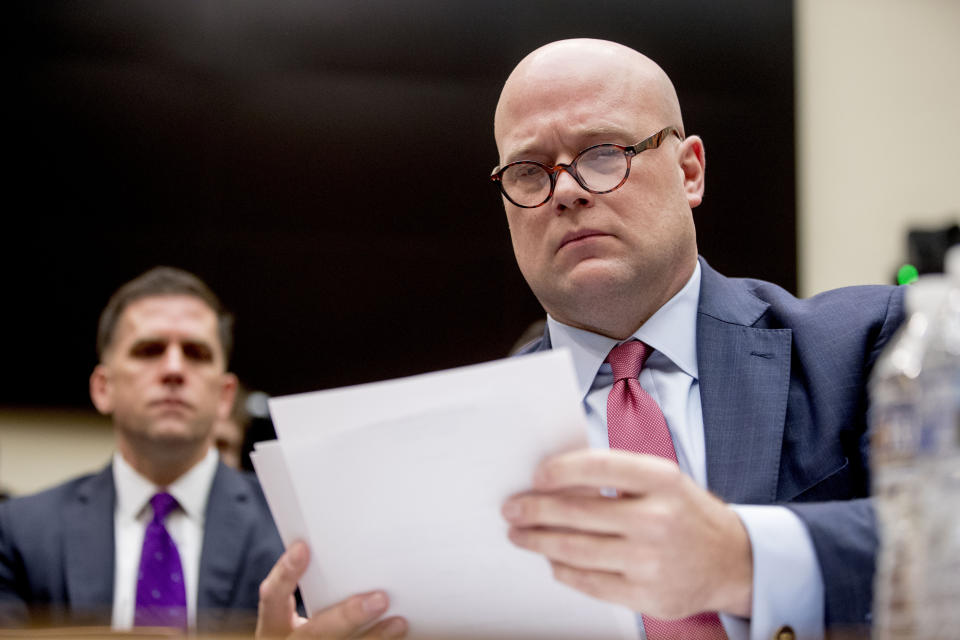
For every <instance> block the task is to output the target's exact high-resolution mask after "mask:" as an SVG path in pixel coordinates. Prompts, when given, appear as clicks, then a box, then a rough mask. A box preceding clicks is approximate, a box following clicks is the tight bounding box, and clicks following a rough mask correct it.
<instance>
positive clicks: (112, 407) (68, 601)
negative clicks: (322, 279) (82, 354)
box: [0, 267, 283, 632]
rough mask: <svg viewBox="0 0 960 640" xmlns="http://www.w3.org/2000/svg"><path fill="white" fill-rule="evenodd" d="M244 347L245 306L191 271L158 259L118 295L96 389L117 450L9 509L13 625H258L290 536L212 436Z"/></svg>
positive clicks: (3, 618)
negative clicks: (234, 305)
mask: <svg viewBox="0 0 960 640" xmlns="http://www.w3.org/2000/svg"><path fill="white" fill-rule="evenodd" d="M231 347H232V317H231V316H230V315H229V314H228V313H227V312H226V311H225V310H224V308H223V306H222V305H221V303H220V301H219V300H218V299H217V297H216V295H214V293H213V292H212V291H211V290H210V289H209V288H208V287H207V286H206V285H205V284H204V283H203V282H202V281H200V280H199V279H198V278H197V277H196V276H194V275H192V274H190V273H187V272H185V271H182V270H179V269H173V268H169V267H157V268H154V269H152V270H150V271H148V272H147V273H145V274H143V275H141V276H140V277H138V278H136V279H134V280H132V281H131V282H128V283H127V284H125V285H124V286H122V287H121V288H120V289H119V290H118V291H117V292H116V293H114V294H113V296H112V297H111V298H110V301H109V302H108V303H107V306H106V308H105V309H104V310H103V313H102V314H101V316H100V323H99V328H98V335H97V353H98V356H99V358H100V363H99V364H98V365H97V366H96V368H95V369H94V371H93V374H92V375H91V376H90V396H91V398H92V400H93V404H94V405H95V406H96V408H97V410H99V411H100V412H101V413H103V414H106V415H109V416H111V418H112V421H113V426H114V433H115V441H116V453H115V454H114V456H113V460H112V462H111V464H109V465H108V466H107V467H106V468H105V469H103V470H102V471H100V472H99V473H95V474H92V475H87V476H83V477H81V478H77V479H74V480H72V481H70V482H67V483H65V484H63V485H60V486H57V487H54V488H52V489H49V490H47V491H43V492H41V493H38V494H35V495H32V496H26V497H23V498H17V499H13V500H10V501H8V502H5V503H3V504H2V505H0V626H3V627H11V626H39V625H56V626H65V625H70V626H75V625H88V624H89V625H110V626H112V627H113V628H114V629H120V630H123V629H130V628H132V627H135V626H164V627H174V628H178V629H181V630H184V631H186V630H197V631H201V632H211V631H250V630H252V629H253V624H254V614H255V611H256V607H257V590H258V587H259V584H260V582H261V581H262V580H263V579H264V578H265V576H266V575H267V574H268V572H269V570H270V567H271V566H272V565H273V563H274V562H275V561H276V560H277V558H278V557H279V556H280V554H281V552H282V550H283V546H282V544H281V541H280V537H279V535H278V533H277V531H276V527H275V526H274V524H273V520H272V518H271V516H270V512H269V510H268V509H267V506H266V502H265V501H264V498H263V494H262V493H261V491H260V488H259V485H258V484H257V482H256V479H255V478H254V477H253V476H252V475H251V474H245V473H240V472H238V471H235V470H234V469H232V468H229V467H228V466H226V465H225V464H223V462H221V461H220V460H219V458H218V455H217V451H216V449H215V448H214V447H213V441H214V431H213V427H214V422H215V421H216V420H217V419H218V418H226V417H227V416H228V414H229V413H230V409H231V406H232V404H233V400H234V394H235V392H236V388H237V380H236V377H235V376H234V375H233V374H231V373H228V372H227V363H228V361H229V357H230V350H231Z"/></svg>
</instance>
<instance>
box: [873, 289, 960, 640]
mask: <svg viewBox="0 0 960 640" xmlns="http://www.w3.org/2000/svg"><path fill="white" fill-rule="evenodd" d="M946 292H947V281H946V279H945V278H944V277H942V276H923V277H922V278H920V279H919V280H918V281H916V282H915V283H914V284H912V285H909V288H908V289H907V290H906V300H905V302H906V311H907V320H906V322H905V323H904V325H903V326H902V327H901V328H900V329H899V331H898V332H897V334H896V335H895V336H894V337H893V339H892V340H891V342H890V344H889V345H888V346H887V348H886V349H885V350H884V352H883V353H882V354H881V356H880V358H879V359H878V360H877V363H876V365H875V366H874V370H873V373H872V375H871V378H870V383H869V395H870V412H869V415H868V419H869V424H870V449H871V452H870V456H871V458H870V460H871V462H870V464H871V478H872V484H873V487H872V490H873V496H874V507H875V510H876V515H877V522H878V526H879V538H880V549H879V553H878V555H877V570H876V576H875V582H874V607H873V637H874V638H875V639H878V640H894V639H900V638H904V639H905V638H909V639H911V640H914V639H917V638H921V637H922V635H921V634H922V633H923V629H922V628H921V621H922V616H923V613H924V609H925V608H926V604H927V602H926V592H925V586H926V580H927V579H928V578H927V571H926V568H927V566H928V565H929V564H930V560H931V559H930V558H929V553H930V551H931V549H930V547H929V546H928V545H927V544H925V542H924V538H925V536H926V527H925V524H924V522H925V514H924V511H925V510H926V508H927V505H928V502H927V501H925V500H923V494H924V491H925V490H926V486H925V485H926V484H927V482H928V480H929V478H930V476H931V474H932V467H933V463H934V459H935V453H936V447H935V443H934V442H933V439H932V438H931V435H932V434H931V433H930V432H929V431H927V430H926V429H925V417H924V411H923V408H924V404H923V403H924V395H925V391H924V383H925V378H926V376H925V375H924V374H925V365H926V358H927V356H928V353H929V348H930V345H931V343H932V337H933V335H934V334H935V333H936V321H937V319H938V313H939V308H940V306H941V305H942V303H943V300H944V297H945V295H946Z"/></svg>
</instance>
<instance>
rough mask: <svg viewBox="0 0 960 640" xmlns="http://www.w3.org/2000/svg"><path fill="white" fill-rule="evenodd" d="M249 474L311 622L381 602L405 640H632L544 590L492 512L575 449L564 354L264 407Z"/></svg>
mask: <svg viewBox="0 0 960 640" xmlns="http://www.w3.org/2000/svg"><path fill="white" fill-rule="evenodd" d="M270 410H271V414H272V417H273V420H274V424H275V426H276V429H277V434H278V436H279V439H278V440H277V441H275V442H271V443H262V444H260V445H258V447H257V451H256V452H255V453H254V466H255V468H256V471H257V475H258V476H259V477H260V481H261V483H262V485H263V488H264V492H265V494H266V496H267V500H268V502H269V503H270V508H271V511H272V512H273V515H274V519H275V520H276V522H277V526H278V528H279V530H280V533H281V536H282V537H283V540H284V543H285V544H290V543H291V542H292V541H294V540H296V539H303V540H306V541H307V542H308V543H309V545H310V549H311V561H310V566H309V568H308V570H307V573H306V575H305V576H304V578H303V580H302V581H301V584H300V588H301V593H302V595H303V597H304V602H305V604H306V606H307V608H308V610H309V611H311V612H316V611H319V610H321V609H323V608H325V607H327V606H329V605H331V604H333V603H335V602H337V601H339V600H341V599H343V598H345V597H347V596H349V595H352V594H354V593H357V592H361V591H369V590H372V589H384V590H386V591H387V593H388V594H389V596H390V599H391V611H390V613H391V614H396V615H402V616H404V617H406V618H407V620H408V621H409V623H410V634H411V635H412V636H413V637H445V638H452V637H463V638H486V637H491V638H492V637H498V638H502V637H511V638H585V637H589V638H617V639H620V638H624V639H626V638H635V637H636V636H637V625H636V619H635V617H634V614H633V613H632V612H630V611H629V610H628V609H626V608H624V607H619V606H616V605H612V604H609V603H606V602H602V601H600V600H596V599H594V598H591V597H589V596H587V595H584V594H582V593H580V592H578V591H575V590H573V589H571V588H569V587H567V586H565V585H562V584H560V583H559V582H557V581H555V580H554V579H553V576H552V573H551V569H550V566H549V563H548V562H547V561H546V560H545V559H544V558H543V557H542V556H540V555H538V554H534V553H530V552H528V551H524V550H521V549H518V548H517V547H515V546H513V545H512V544H511V543H510V542H509V540H508V539H507V535H506V534H507V524H506V522H505V521H504V520H503V518H502V517H501V515H500V507H501V505H502V504H503V501H504V500H505V499H506V498H507V497H508V496H510V495H512V494H515V493H518V492H521V491H524V490H527V489H529V487H530V482H531V480H532V475H533V471H534V468H535V466H536V464H537V463H538V462H539V461H540V460H542V459H543V458H544V457H546V456H548V455H551V454H554V453H559V452H561V451H567V450H570V449H574V448H579V447H584V446H586V426H585V418H584V415H583V409H582V406H581V404H580V398H579V394H578V391H577V386H576V382H575V378H574V373H573V367H572V363H571V361H570V357H569V354H568V353H567V352H566V351H550V352H546V353H543V354H535V355H530V356H524V357H521V358H511V359H508V360H502V361H497V362H493V363H487V364H482V365H475V366H470V367H463V368H460V369H454V370H450V371H445V372H438V373H431V374H426V375H421V376H414V377H411V378H403V379H400V380H394V381H388V382H378V383H373V384H367V385H359V386H355V387H348V388H343V389H333V390H329V391H320V392H315V393H308V394H300V395H295V396H287V397H281V398H275V399H272V400H271V401H270Z"/></svg>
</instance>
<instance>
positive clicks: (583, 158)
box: [490, 126, 683, 209]
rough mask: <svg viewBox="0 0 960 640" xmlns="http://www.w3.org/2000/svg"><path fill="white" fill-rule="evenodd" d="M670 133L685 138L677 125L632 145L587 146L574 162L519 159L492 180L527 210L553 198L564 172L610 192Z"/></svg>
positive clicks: (589, 187) (497, 171)
mask: <svg viewBox="0 0 960 640" xmlns="http://www.w3.org/2000/svg"><path fill="white" fill-rule="evenodd" d="M670 134H673V135H675V136H677V138H679V139H680V140H683V136H681V135H680V131H679V130H678V129H677V128H676V127H672V126H671V127H666V128H664V129H661V130H660V131H657V132H656V133H655V134H653V135H652V136H650V137H649V138H647V139H645V140H642V141H640V142H638V143H636V144H634V145H631V146H629V147H625V146H623V145H619V144H609V143H608V144H595V145H593V146H592V147H587V148H586V149H584V150H583V151H581V152H580V153H578V154H577V155H576V157H574V159H573V160H572V161H571V162H570V164H565V163H563V162H561V163H558V164H556V165H554V166H553V167H549V166H547V165H545V164H542V163H540V162H534V161H533V160H517V161H516V162H511V163H509V164H506V165H504V166H503V167H494V169H493V171H492V172H491V173H490V179H491V180H492V181H494V182H496V183H497V185H498V186H499V187H500V192H501V193H503V195H504V197H506V199H507V200H509V201H510V202H512V203H513V204H515V205H517V206H518V207H523V208H524V209H533V208H535V207H539V206H542V205H544V204H546V203H547V202H548V201H549V200H550V198H552V197H553V190H554V188H555V187H556V186H557V176H558V175H559V174H560V171H566V172H567V173H569V174H570V175H571V176H572V177H573V179H574V180H576V181H577V184H579V185H580V186H581V187H583V188H584V189H585V190H587V191H589V192H590V193H597V194H600V193H610V192H611V191H614V190H616V189H619V188H620V187H621V186H623V183H624V182H626V181H627V177H628V176H629V175H630V161H631V160H632V159H633V157H634V156H635V155H637V154H638V153H642V152H643V151H646V150H647V149H656V148H657V147H659V146H660V144H661V143H662V142H663V140H664V138H666V137H667V136H668V135H670Z"/></svg>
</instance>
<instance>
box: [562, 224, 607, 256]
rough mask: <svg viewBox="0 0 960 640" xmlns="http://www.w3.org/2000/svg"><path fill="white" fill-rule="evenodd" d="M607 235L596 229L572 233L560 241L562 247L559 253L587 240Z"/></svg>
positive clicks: (579, 230)
mask: <svg viewBox="0 0 960 640" xmlns="http://www.w3.org/2000/svg"><path fill="white" fill-rule="evenodd" d="M606 235H609V234H607V233H603V232H602V231H597V230H595V229H578V230H577V231H571V232H570V233H568V234H566V235H565V236H563V239H561V240H560V246H559V247H557V251H559V250H560V249H563V248H564V247H566V246H567V245H570V244H574V243H576V242H580V241H582V240H586V239H587V238H593V237H596V236H606Z"/></svg>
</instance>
